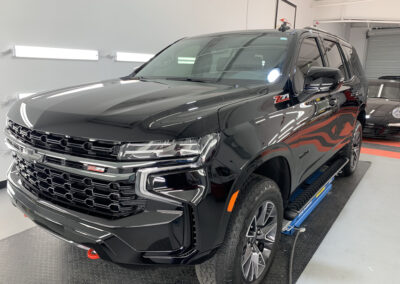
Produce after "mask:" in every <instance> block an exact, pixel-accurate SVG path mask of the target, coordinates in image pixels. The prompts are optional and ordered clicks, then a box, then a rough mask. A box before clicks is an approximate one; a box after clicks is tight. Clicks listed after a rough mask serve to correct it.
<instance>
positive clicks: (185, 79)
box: [165, 77, 208, 83]
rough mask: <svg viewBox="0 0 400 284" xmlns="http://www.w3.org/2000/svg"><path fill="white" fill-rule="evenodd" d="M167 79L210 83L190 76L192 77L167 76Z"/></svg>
mask: <svg viewBox="0 0 400 284" xmlns="http://www.w3.org/2000/svg"><path fill="white" fill-rule="evenodd" d="M165 80H172V81H187V82H198V83H208V81H205V80H201V79H195V78H190V77H166V78H165Z"/></svg>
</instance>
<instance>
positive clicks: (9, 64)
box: [0, 0, 312, 180]
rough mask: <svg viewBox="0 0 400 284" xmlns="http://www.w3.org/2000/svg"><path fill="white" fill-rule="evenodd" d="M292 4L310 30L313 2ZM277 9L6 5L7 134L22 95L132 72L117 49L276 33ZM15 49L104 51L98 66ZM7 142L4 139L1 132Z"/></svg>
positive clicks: (3, 87) (1, 109)
mask: <svg viewBox="0 0 400 284" xmlns="http://www.w3.org/2000/svg"><path fill="white" fill-rule="evenodd" d="M247 1H249V2H247ZM293 2H295V3H296V4H297V5H298V10H297V13H298V17H297V19H298V20H297V23H298V25H297V26H298V27H302V26H305V25H311V24H312V11H311V9H310V6H311V0H296V1H293ZM247 4H248V6H247ZM275 5H276V0H202V1H194V0H193V1H189V0H158V1H157V0H146V1H139V0H113V1H111V0H69V1H55V0H34V1H32V0H12V1H2V6H1V9H0V35H1V36H0V78H1V82H2V83H1V84H0V128H3V127H4V121H5V114H6V112H7V110H8V108H9V106H10V105H11V103H12V100H13V99H15V98H16V95H17V94H18V93H22V92H38V91H43V90H49V89H54V88H60V87H65V86H69V85H75V84H80V83H84V82H90V81H97V80H102V79H107V78H113V77H118V76H123V75H127V74H129V73H130V72H131V70H132V68H133V66H137V65H138V63H136V64H135V63H120V62H114V61H113V60H112V59H110V58H107V56H109V55H111V54H112V53H113V52H115V51H129V52H143V53H155V52H157V51H158V50H160V49H161V48H163V47H164V46H166V45H167V44H169V43H171V42H173V41H175V40H177V39H179V38H182V37H185V36H191V35H197V34H203V33H211V32H219V31H228V30H241V29H246V26H247V27H248V28H249V29H253V28H264V29H265V28H273V26H274V21H275ZM247 8H248V15H247V13H246V11H247ZM246 19H247V20H246ZM15 44H17V45H34V46H50V47H64V48H81V49H98V50H100V56H101V58H100V60H99V61H98V62H88V61H66V60H42V59H15V58H13V57H12V54H11V53H10V48H11V47H12V46H13V45H15ZM0 139H1V140H3V137H2V134H0ZM0 160H1V162H0V180H3V179H4V177H5V170H6V167H7V166H8V164H9V161H10V158H9V154H7V151H6V148H5V146H4V144H3V143H0Z"/></svg>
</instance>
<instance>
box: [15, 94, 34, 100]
mask: <svg viewBox="0 0 400 284" xmlns="http://www.w3.org/2000/svg"><path fill="white" fill-rule="evenodd" d="M34 94H35V93H19V94H18V99H24V98H27V97H30V96H32V95H34Z"/></svg>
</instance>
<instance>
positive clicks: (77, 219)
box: [7, 166, 199, 264]
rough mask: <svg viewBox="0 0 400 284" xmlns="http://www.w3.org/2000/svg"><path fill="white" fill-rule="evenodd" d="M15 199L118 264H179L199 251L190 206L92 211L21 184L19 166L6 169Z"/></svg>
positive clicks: (39, 219)
mask: <svg viewBox="0 0 400 284" xmlns="http://www.w3.org/2000/svg"><path fill="white" fill-rule="evenodd" d="M7 191H8V193H9V195H10V197H11V200H12V202H13V204H14V205H15V206H16V207H18V208H19V209H20V210H22V211H23V212H24V213H25V214H26V215H27V216H29V218H30V219H32V220H33V221H34V222H35V223H37V224H38V225H40V226H41V227H43V228H45V229H47V230H48V231H50V232H51V233H52V234H54V235H55V236H58V237H59V238H61V239H64V240H66V241H68V242H70V243H74V244H77V245H79V246H81V247H86V248H93V249H94V250H96V252H97V253H98V254H99V256H100V257H101V258H102V259H105V260H110V261H113V262H116V263H120V264H154V263H159V264H181V263H192V262H195V260H196V258H197V257H199V253H198V251H197V250H196V249H195V247H194V246H193V243H192V241H191V240H192V236H191V232H192V230H191V226H192V225H193V224H191V218H190V214H191V212H190V210H189V208H188V207H187V206H186V207H183V209H182V210H154V211H144V212H142V213H139V214H137V215H133V216H129V217H126V218H122V219H117V220H107V219H103V218H99V217H96V216H90V215H86V214H83V213H79V212H76V211H71V210H69V209H67V208H61V207H58V206H56V205H54V204H51V203H49V202H47V201H45V200H41V199H39V198H38V197H36V196H35V195H33V194H32V193H30V192H29V191H28V190H26V189H25V188H24V187H23V186H22V185H21V180H20V178H19V175H18V173H17V171H16V169H15V166H12V167H11V168H10V171H9V173H8V185H7Z"/></svg>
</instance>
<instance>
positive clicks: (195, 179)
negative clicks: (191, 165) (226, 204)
mask: <svg viewBox="0 0 400 284" xmlns="http://www.w3.org/2000/svg"><path fill="white" fill-rule="evenodd" d="M206 183H207V180H206V175H205V172H204V170H203V169H197V170H190V171H184V172H173V173H163V174H154V175H150V176H149V177H148V180H147V190H148V191H152V192H154V193H156V194H160V195H164V196H167V197H169V198H171V199H175V200H179V201H183V202H188V203H192V204H198V202H199V201H200V200H201V198H202V197H203V194H204V191H205V188H206Z"/></svg>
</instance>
